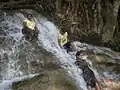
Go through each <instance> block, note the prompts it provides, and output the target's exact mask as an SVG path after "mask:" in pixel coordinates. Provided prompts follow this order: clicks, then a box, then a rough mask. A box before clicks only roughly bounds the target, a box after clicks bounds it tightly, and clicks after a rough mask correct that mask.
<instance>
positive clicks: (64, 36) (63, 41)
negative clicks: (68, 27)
mask: <svg viewBox="0 0 120 90" xmlns="http://www.w3.org/2000/svg"><path fill="white" fill-rule="evenodd" d="M58 43H59V45H60V47H61V48H64V49H65V50H66V51H67V52H70V51H74V50H75V45H74V41H73V40H69V41H68V33H67V32H62V31H59V38H58Z"/></svg>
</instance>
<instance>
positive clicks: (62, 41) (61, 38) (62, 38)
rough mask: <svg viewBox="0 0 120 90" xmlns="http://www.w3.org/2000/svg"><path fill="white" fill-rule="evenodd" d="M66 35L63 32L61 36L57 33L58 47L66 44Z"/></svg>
mask: <svg viewBox="0 0 120 90" xmlns="http://www.w3.org/2000/svg"><path fill="white" fill-rule="evenodd" d="M67 37H68V33H67V32H65V33H64V35H62V34H61V33H60V32H59V38H58V43H59V45H60V46H61V47H62V46H63V45H64V44H66V43H67V42H68V38H67Z"/></svg>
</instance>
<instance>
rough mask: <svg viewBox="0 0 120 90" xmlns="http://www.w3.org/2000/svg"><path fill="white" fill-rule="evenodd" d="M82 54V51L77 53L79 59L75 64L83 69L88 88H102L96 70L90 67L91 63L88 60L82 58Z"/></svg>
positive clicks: (90, 89)
mask: <svg viewBox="0 0 120 90" xmlns="http://www.w3.org/2000/svg"><path fill="white" fill-rule="evenodd" d="M80 54H81V52H80V51H78V52H77V53H76V60H77V61H76V62H75V64H76V65H77V66H78V67H79V68H81V69H82V71H83V78H84V80H85V82H86V84H87V88H88V90H92V88H95V89H96V90H100V87H99V85H98V82H97V79H96V77H95V74H94V72H93V71H92V70H91V69H90V68H89V64H88V63H87V62H86V60H84V59H81V57H80Z"/></svg>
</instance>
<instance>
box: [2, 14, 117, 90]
mask: <svg viewBox="0 0 120 90" xmlns="http://www.w3.org/2000/svg"><path fill="white" fill-rule="evenodd" d="M23 19H24V16H23V15H22V14H20V13H15V14H13V15H11V16H10V15H7V14H5V21H3V22H2V23H1V25H2V26H1V27H3V28H4V27H8V28H6V30H4V31H5V32H6V33H7V39H8V41H9V40H10V41H11V42H9V45H8V46H9V47H10V50H9V49H7V50H5V49H3V48H0V51H1V52H0V55H4V54H5V53H7V55H8V56H7V57H8V60H7V61H6V62H7V64H6V62H5V63H4V64H5V65H4V66H3V68H2V70H1V71H0V73H1V74H0V75H1V79H0V90H10V85H11V84H12V82H14V81H19V80H22V79H24V78H30V77H33V76H34V74H32V73H31V69H30V66H29V62H30V61H29V59H28V60H27V61H26V62H25V61H24V58H23V60H22V59H19V52H24V51H22V50H24V49H25V50H26V48H28V46H30V45H31V44H30V43H29V42H27V41H25V40H24V39H23V35H22V33H21V29H22V21H23ZM35 19H36V22H37V27H38V28H39V31H40V34H39V40H38V42H37V43H38V44H39V46H42V47H43V48H44V49H46V50H47V52H51V53H53V54H54V56H55V57H56V58H57V59H56V60H58V62H60V65H61V66H62V67H63V68H64V69H65V70H66V72H67V73H68V75H70V76H71V77H72V78H73V80H74V81H75V83H76V84H77V86H78V87H79V90H87V88H86V83H85V81H84V80H83V78H82V71H81V70H80V69H79V68H78V67H77V66H76V65H75V64H74V62H75V53H76V52H73V53H70V54H68V53H67V52H66V51H65V50H64V49H61V48H60V47H59V45H58V29H57V27H56V26H55V25H54V24H53V23H52V22H49V21H47V20H46V19H45V18H43V17H42V18H40V17H36V18H35ZM76 43H78V49H79V50H82V49H92V50H93V51H94V52H101V53H106V54H107V55H109V56H111V57H114V58H119V55H116V54H114V55H113V54H111V53H113V52H112V51H111V50H106V52H105V49H106V48H104V49H103V48H100V47H94V46H90V45H87V44H82V43H79V42H76ZM8 46H6V47H8ZM21 46H22V47H21ZM83 46H86V47H85V48H83ZM20 50H21V51H20ZM26 53H27V52H26ZM83 58H85V59H86V56H83ZM33 60H34V59H33ZM20 62H22V63H20ZM26 63H27V64H28V66H27V68H26V67H25V68H24V69H21V68H22V64H26ZM94 72H95V73H96V75H97V76H98V74H97V71H96V70H94Z"/></svg>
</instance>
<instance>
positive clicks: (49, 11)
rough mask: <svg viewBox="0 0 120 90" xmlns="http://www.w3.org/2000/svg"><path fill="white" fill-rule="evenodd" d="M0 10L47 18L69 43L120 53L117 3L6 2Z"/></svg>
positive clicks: (105, 0)
mask: <svg viewBox="0 0 120 90" xmlns="http://www.w3.org/2000/svg"><path fill="white" fill-rule="evenodd" d="M9 2H12V3H8V2H4V3H3V2H2V3H1V5H0V8H1V9H8V8H9V9H10V8H11V9H12V8H13V9H14V8H16V9H18V8H33V9H35V10H37V11H39V12H40V13H41V14H43V15H45V16H46V17H48V19H49V20H51V21H52V22H54V23H55V24H56V25H57V26H58V27H59V28H60V29H61V30H62V31H68V33H69V39H74V40H79V41H81V42H86V43H89V44H95V45H99V46H105V47H109V48H112V49H113V50H115V51H120V45H119V44H120V39H119V38H120V25H119V24H120V22H119V21H120V17H119V16H120V0H35V1H34V0H30V1H29V2H28V0H9ZM16 5H17V6H16Z"/></svg>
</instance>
